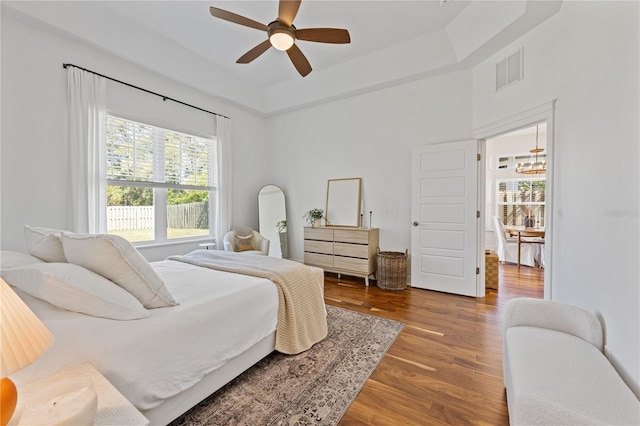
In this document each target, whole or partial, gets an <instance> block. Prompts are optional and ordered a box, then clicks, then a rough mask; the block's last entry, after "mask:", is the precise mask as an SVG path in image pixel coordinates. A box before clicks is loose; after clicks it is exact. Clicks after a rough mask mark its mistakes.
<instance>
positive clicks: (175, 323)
mask: <svg viewBox="0 0 640 426" xmlns="http://www.w3.org/2000/svg"><path fill="white" fill-rule="evenodd" d="M151 265H152V266H153V268H154V269H155V270H156V271H157V272H158V274H159V275H160V277H161V278H162V279H163V280H164V282H165V284H166V286H167V288H168V289H169V291H170V292H171V294H172V295H173V297H174V298H175V300H176V301H177V302H178V303H179V305H178V306H172V307H167V308H156V309H150V310H149V311H150V313H151V316H150V317H149V318H145V319H141V320H134V321H116V320H108V319H103V318H97V317H91V316H88V315H84V314H79V313H75V312H70V311H65V310H62V309H59V308H57V307H55V306H53V305H51V304H49V303H47V302H44V301H42V300H39V299H36V298H33V297H31V296H29V295H27V294H25V293H22V292H19V291H17V292H18V293H19V294H20V296H21V297H22V298H23V300H25V302H26V303H27V304H28V305H29V306H30V307H31V309H32V310H33V311H34V312H35V313H36V314H37V315H38V317H39V318H40V319H42V320H43V322H44V323H45V324H46V325H47V327H48V328H49V329H50V330H51V331H52V333H53V334H54V336H55V338H56V341H55V343H54V345H53V347H52V348H51V349H49V351H48V352H46V353H45V354H44V355H43V356H42V357H41V358H40V359H38V360H37V361H36V362H34V363H33V364H31V365H30V366H28V367H26V368H24V369H23V370H21V371H19V372H17V373H15V374H14V375H12V376H11V377H12V379H13V380H14V382H16V384H17V385H20V384H21V383H28V382H30V381H32V380H34V379H36V378H38V377H44V376H48V375H50V374H53V373H55V372H57V371H59V370H62V369H64V368H67V367H71V366H74V365H76V364H79V363H82V362H87V361H88V362H90V363H91V364H93V366H94V367H95V368H96V369H98V370H99V371H100V372H101V373H102V374H103V375H104V376H105V377H106V378H107V379H108V380H109V381H110V382H111V383H112V384H113V385H114V386H115V387H116V388H117V389H118V390H120V392H121V393H122V394H123V395H124V396H125V397H126V398H127V399H128V400H129V401H131V403H133V405H135V406H136V407H137V408H138V409H140V410H149V409H152V408H154V407H156V406H158V405H160V404H161V403H162V402H163V401H164V400H165V399H168V398H171V397H173V396H174V395H177V394H179V393H181V392H183V391H185V390H187V389H189V388H190V387H191V386H193V385H194V384H196V383H197V382H199V381H200V380H201V379H202V378H203V377H204V376H205V375H206V374H207V373H209V372H211V371H213V370H215V369H217V368H219V367H221V366H222V365H224V363H225V362H226V361H228V360H229V359H231V358H233V357H235V356H236V355H238V354H240V353H241V352H243V351H244V350H246V349H248V348H249V347H251V346H252V345H254V344H255V343H256V342H258V341H260V340H261V339H263V338H264V337H266V336H268V335H269V334H271V333H273V332H274V330H275V329H276V320H277V311H278V291H277V289H276V286H275V285H274V284H273V283H272V282H271V281H269V280H266V279H262V278H256V277H250V276H245V275H239V274H230V273H226V272H220V271H215V270H212V269H207V268H201V267H197V266H194V265H189V264H186V263H181V262H176V261H169V260H167V261H161V262H153V263H152V264H151ZM221 325H222V326H221Z"/></svg>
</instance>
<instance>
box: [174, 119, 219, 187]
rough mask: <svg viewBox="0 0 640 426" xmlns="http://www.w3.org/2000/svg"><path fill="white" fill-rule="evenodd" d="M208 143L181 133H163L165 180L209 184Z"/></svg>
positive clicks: (189, 183)
mask: <svg viewBox="0 0 640 426" xmlns="http://www.w3.org/2000/svg"><path fill="white" fill-rule="evenodd" d="M209 143H210V142H208V141H207V140H205V139H202V138H198V137H195V136H190V135H185V134H183V133H177V132H170V131H167V132H166V133H165V181H166V182H167V183H174V184H180V185H197V186H209Z"/></svg>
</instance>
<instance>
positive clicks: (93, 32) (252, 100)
mask: <svg viewBox="0 0 640 426" xmlns="http://www.w3.org/2000/svg"><path fill="white" fill-rule="evenodd" d="M560 4H561V1H534V0H529V1H525V0H520V1H479V0H473V1H469V0H460V1H454V0H449V1H446V2H443V3H442V4H441V3H440V2H439V1H438V0H413V1H398V0H396V1H371V0H351V1H329V0H303V2H302V5H301V7H300V10H299V12H298V15H297V17H296V19H295V21H294V24H295V25H296V27H297V28H313V27H334V28H346V29H348V30H349V32H350V34H351V40H352V41H351V43H350V44H346V45H333V44H323V43H311V42H304V41H298V46H299V47H300V49H301V50H302V51H303V52H304V53H305V55H306V56H307V59H308V60H309V62H310V63H311V66H312V67H313V72H312V73H311V74H310V75H309V76H307V77H304V78H303V77H301V76H300V75H299V74H298V73H297V71H296V70H295V68H294V67H293V65H292V64H291V63H290V61H289V59H288V57H287V55H286V53H285V52H280V51H277V50H275V49H269V50H268V51H267V52H265V53H264V54H263V55H262V56H260V57H259V58H257V59H256V60H254V61H253V62H252V63H250V64H236V63H235V61H236V59H237V58H239V57H240V56H241V55H242V54H244V53H245V52H246V51H248V50H249V49H251V48H252V47H254V46H255V45H257V44H259V43H260V42H262V41H263V40H265V39H266V33H264V32H262V31H259V30H256V29H253V28H247V27H243V26H240V25H237V24H233V23H230V22H227V21H223V20H220V19H217V18H214V17H212V16H211V15H210V14H209V7H210V6H215V7H219V8H222V9H225V10H229V11H231V12H234V13H237V14H240V15H243V16H246V17H248V18H251V19H253V20H256V21H258V22H262V23H264V24H268V23H269V22H271V21H272V20H274V19H275V18H276V17H277V11H278V2H277V1H273V0H262V1H214V0H212V1H109V2H100V1H70V2H69V1H67V2H60V1H41V2H38V1H16V2H13V1H3V2H2V6H3V15H4V14H8V15H10V16H13V17H22V18H25V17H26V18H28V19H29V20H30V22H32V23H33V22H39V23H41V24H42V25H45V26H47V27H49V28H51V27H53V28H55V29H57V30H60V31H62V32H64V33H65V34H67V35H71V36H73V37H78V38H80V39H83V40H84V41H87V42H88V43H90V44H92V45H94V46H100V47H101V48H102V49H104V50H106V51H109V52H110V53H114V54H117V55H119V56H121V57H123V58H124V59H127V60H129V61H131V62H134V63H138V64H139V65H143V66H146V67H150V68H152V69H154V70H156V71H157V72H159V73H161V74H164V75H167V76H168V77H171V78H174V79H177V80H179V81H181V82H183V83H186V84H189V85H191V86H193V87H196V88H198V89H199V90H203V91H205V92H208V93H211V94H213V95H215V96H218V97H221V98H226V99H229V100H231V101H233V102H235V103H237V104H240V105H243V106H245V107H247V108H249V109H252V110H254V111H256V112H259V113H263V114H269V113H274V112H277V111H283V110H287V109H291V108H295V107H296V106H300V105H304V104H311V103H317V102H321V101H323V100H325V99H334V98H336V97H340V96H345V95H347V94H349V93H354V92H362V91H363V90H365V91H366V90H368V89H369V90H370V89H372V88H375V87H381V86H388V85H392V84H396V83H399V82H403V81H407V80H410V79H416V78H423V77H424V76H427V75H436V74H438V73H442V72H448V71H450V70H451V69H455V68H463V67H468V66H472V65H474V64H475V63H478V62H479V61H481V60H483V59H485V58H486V57H488V56H489V55H491V54H493V53H495V52H496V51H497V50H498V49H500V48H502V47H504V46H506V45H507V44H508V43H509V42H511V41H513V39H515V38H516V37H519V36H520V35H522V34H524V33H525V32H526V31H528V30H529V29H531V28H533V27H534V26H536V25H538V24H540V23H541V22H543V21H544V20H546V19H548V18H549V17H550V16H552V15H553V14H555V13H556V12H557V11H558V10H559V8H560ZM7 12H9V13H7ZM167 59H171V60H167ZM185 64H186V66H185ZM77 65H80V66H82V65H83V64H77ZM185 68H187V69H185ZM96 71H99V70H96ZM220 81H224V84H220ZM214 82H215V84H214ZM221 86H222V87H221Z"/></svg>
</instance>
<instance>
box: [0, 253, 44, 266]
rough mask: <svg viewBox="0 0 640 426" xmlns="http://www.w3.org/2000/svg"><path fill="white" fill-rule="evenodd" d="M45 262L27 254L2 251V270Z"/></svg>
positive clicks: (0, 255) (0, 263) (0, 262)
mask: <svg viewBox="0 0 640 426" xmlns="http://www.w3.org/2000/svg"><path fill="white" fill-rule="evenodd" d="M43 262H44V261H43V260H41V259H38V258H37V257H34V256H31V255H30V254H27V253H20V252H19V251H9V250H3V251H0V269H9V268H17V267H18V266H24V265H30V264H33V263H43Z"/></svg>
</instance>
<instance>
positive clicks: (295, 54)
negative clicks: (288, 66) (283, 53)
mask: <svg viewBox="0 0 640 426" xmlns="http://www.w3.org/2000/svg"><path fill="white" fill-rule="evenodd" d="M287 55H289V59H291V62H293V66H294V67H296V69H297V70H298V72H299V73H300V75H301V76H303V77H306V76H307V74H309V73H310V72H311V64H310V63H309V61H308V60H307V58H306V57H305V56H304V53H302V51H301V50H300V49H299V48H298V46H296V45H295V44H294V45H293V46H291V47H290V48H289V50H287Z"/></svg>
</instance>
